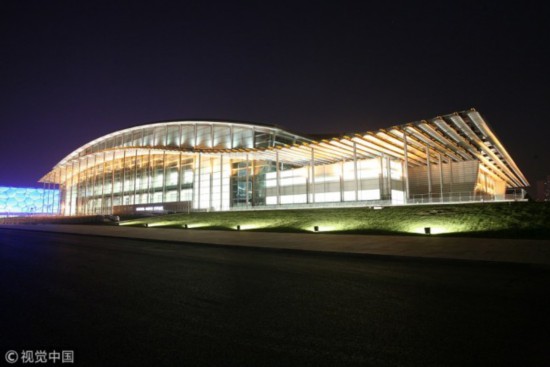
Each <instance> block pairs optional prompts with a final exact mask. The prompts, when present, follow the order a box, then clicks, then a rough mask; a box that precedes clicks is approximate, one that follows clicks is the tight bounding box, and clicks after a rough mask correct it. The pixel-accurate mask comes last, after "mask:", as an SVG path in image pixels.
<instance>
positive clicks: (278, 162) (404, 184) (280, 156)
mask: <svg viewBox="0 0 550 367" xmlns="http://www.w3.org/2000/svg"><path fill="white" fill-rule="evenodd" d="M40 181H41V182H43V183H44V185H45V186H47V188H52V187H54V188H59V190H60V192H61V205H60V209H61V214H63V215H92V214H121V213H135V212H140V211H162V212H190V211H224V210H240V209H247V208H248V209H261V208H265V209H268V208H273V209H275V208H280V209H283V208H291V207H292V208H294V207H322V206H346V205H350V206H353V205H371V204H372V205H404V204H411V203H428V202H434V203H445V202H462V201H495V200H497V201H498V200H506V199H510V198H509V197H507V196H506V194H505V192H506V189H507V188H523V187H526V186H528V185H529V184H528V182H527V180H526V179H525V177H524V176H523V174H522V173H521V171H520V170H519V168H518V167H517V165H516V164H515V163H514V161H513V160H512V158H511V157H510V155H509V154H508V152H507V151H506V149H505V148H504V147H503V145H502V144H501V142H500V141H499V140H498V138H497V137H496V136H495V134H494V132H493V131H492V130H491V129H490V128H489V126H488V124H487V123H486V122H485V120H484V119H483V118H482V116H481V115H480V114H479V113H478V112H477V111H475V110H473V109H472V110H468V111H463V112H459V113H454V114H449V115H445V116H438V117H436V118H432V119H430V120H422V121H418V122H413V123H409V124H405V125H399V126H393V127H390V128H387V129H381V130H378V131H372V132H366V133H361V134H353V135H348V136H340V137H334V138H332V139H329V140H325V139H322V140H312V139H309V138H307V137H304V136H299V135H296V134H293V133H290V132H287V131H284V130H283V129H281V128H279V127H276V126H267V125H258V124H247V123H241V122H224V121H169V122H158V123H153V124H147V125H141V126H136V127H132V128H128V129H125V130H121V131H117V132H114V133H111V134H108V135H106V136H103V137H100V138H98V139H96V140H94V141H91V142H90V143H88V144H86V145H84V146H82V147H80V148H78V149H77V150H75V151H74V152H72V153H70V154H69V155H68V156H66V157H65V158H63V159H62V160H61V161H60V162H59V163H58V164H57V165H56V166H55V167H54V168H53V169H52V170H51V171H50V172H49V173H48V174H46V175H45V176H44V177H43V178H42V179H41V180H40ZM514 199H521V197H514Z"/></svg>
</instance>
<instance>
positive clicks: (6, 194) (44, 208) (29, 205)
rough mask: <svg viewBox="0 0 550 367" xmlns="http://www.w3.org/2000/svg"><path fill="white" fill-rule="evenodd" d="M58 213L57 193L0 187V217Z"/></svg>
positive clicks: (25, 188)
mask: <svg viewBox="0 0 550 367" xmlns="http://www.w3.org/2000/svg"><path fill="white" fill-rule="evenodd" d="M58 212H59V191H58V190H53V189H48V190H45V189H37V188H27V187H8V186H0V217H11V216H21V215H31V214H32V215H47V214H57V213H58Z"/></svg>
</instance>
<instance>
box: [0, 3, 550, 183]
mask: <svg viewBox="0 0 550 367" xmlns="http://www.w3.org/2000/svg"><path fill="white" fill-rule="evenodd" d="M113 3H115V4H113ZM113 3H112V2H111V1H55V0H48V1H44V0H40V1H18V0H13V1H9V0H8V1H3V2H2V3H1V5H0V66H1V67H0V75H1V77H0V91H1V102H0V107H1V108H0V125H1V137H2V141H1V145H0V186H6V185H8V186H9V185H11V186H29V187H32V186H38V187H40V186H41V185H40V184H38V183H37V181H38V180H39V179H40V177H42V176H43V175H44V174H45V173H47V172H48V171H49V170H50V169H51V168H52V167H53V166H54V165H55V164H56V163H57V162H58V161H60V160H61V159H62V158H63V157H64V156H66V155H67V154H69V153H70V152H72V151H73V150H75V149H76V148H78V147H80V146H81V145H83V144H85V143H87V142H89V141H90V140H93V139H95V138H98V137H100V136H102V135H104V134H107V133H110V132H113V131H116V130H120V129H124V128H127V127H130V126H135V125H140V124H144V123H147V122H153V121H160V120H169V119H193V118H201V119H218V120H224V119H231V120H242V121H253V122H260V123H268V124H277V125H280V126H282V127H284V128H286V129H287V130H290V131H293V132H297V133H340V132H365V131H369V130H374V129H378V128H384V127H389V126H392V125H396V124H403V123H407V122H411V121H415V120H419V119H427V118H432V117H435V116H437V115H441V114H447V113H452V112H455V111H461V110H464V109H468V108H471V107H474V108H476V109H477V110H478V111H480V113H481V114H482V115H483V116H484V117H485V118H486V120H487V121H488V122H489V123H490V124H491V126H492V127H493V128H494V130H495V131H496V133H497V135H498V136H499V137H500V139H501V140H502V142H503V143H504V146H505V147H506V148H507V149H508V151H509V152H510V154H511V155H512V157H513V158H514V159H515V160H516V162H517V163H518V165H519V167H520V168H521V169H522V170H523V172H524V173H525V174H526V175H527V178H528V180H529V181H530V182H531V184H532V185H535V184H536V180H537V179H540V178H542V177H544V176H545V175H547V174H550V140H549V137H550V134H549V130H550V128H549V126H548V125H549V124H550V121H549V119H548V116H549V113H550V111H548V110H549V107H550V105H549V101H550V93H549V91H550V80H549V79H550V78H549V73H548V66H549V65H550V56H549V54H550V52H549V51H550V50H549V45H550V37H549V35H550V29H549V28H550V27H549V25H548V23H549V22H548V20H547V14H548V9H545V8H544V6H545V5H544V2H543V1H540V2H512V3H511V4H504V2H503V1H492V2H483V1H472V2H454V4H455V5H449V4H448V2H445V1H427V2H422V1H414V2H408V3H399V2H395V1H391V2H369V1H364V2H356V1H353V2H345V1H333V2H328V1H327V2H318V1H310V2H298V1H292V2H285V1H257V2H244V1H243V2H240V1H220V2H212V1H202V2H197V3H194V2H186V1H180V2H166V1H151V2H149V3H148V4H145V3H140V2H137V1H132V2H113ZM382 3H384V4H382Z"/></svg>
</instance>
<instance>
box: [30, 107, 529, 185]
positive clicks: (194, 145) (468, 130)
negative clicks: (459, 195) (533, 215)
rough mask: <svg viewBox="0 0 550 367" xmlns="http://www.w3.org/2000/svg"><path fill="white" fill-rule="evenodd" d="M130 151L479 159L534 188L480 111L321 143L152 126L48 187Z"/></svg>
mask: <svg viewBox="0 0 550 367" xmlns="http://www.w3.org/2000/svg"><path fill="white" fill-rule="evenodd" d="M126 149H136V151H138V150H139V151H142V152H143V151H146V150H149V151H150V150H151V149H153V150H159V151H168V152H170V151H176V152H182V151H183V152H204V153H209V154H220V153H224V154H227V155H232V156H234V155H239V154H240V155H242V154H247V153H254V154H255V155H257V157H258V159H271V160H275V159H279V160H280V161H282V162H289V163H292V164H295V165H308V164H310V163H311V161H312V160H313V159H314V160H315V162H318V163H319V164H324V163H331V162H337V161H345V160H351V159H355V158H366V157H380V156H388V157H391V158H394V159H399V160H406V161H407V162H408V165H411V166H418V165H426V164H427V162H428V161H432V162H437V161H438V160H439V159H442V160H444V161H448V162H449V161H455V162H458V161H470V160H477V161H478V162H479V163H480V166H481V167H482V169H484V170H485V171H486V172H488V173H490V174H491V175H493V176H494V177H497V178H499V179H501V180H503V181H504V182H506V184H507V185H508V186H509V187H525V186H529V183H528V182H527V179H526V178H525V176H524V175H523V173H522V172H521V171H520V169H519V167H518V166H517V165H516V163H515V162H514V160H513V159H512V157H511V156H510V154H509V153H508V152H507V151H506V149H505V148H504V146H503V145H502V143H501V142H500V141H499V139H498V138H497V137H496V135H495V133H494V132H493V131H492V129H491V128H490V127H489V125H488V124H487V122H486V121H485V120H484V119H483V117H482V116H481V115H480V114H479V113H478V112H477V111H476V110H475V109H470V110H467V111H462V112H455V113H452V114H448V115H444V116H437V117H435V118H432V119H429V120H422V121H416V122H412V123H408V124H404V125H398V126H393V127H390V128H387V129H380V130H377V131H372V132H366V133H362V134H353V135H352V136H339V137H333V138H328V139H323V138H322V137H318V139H316V140H310V139H308V138H305V137H303V136H299V135H296V134H293V133H290V132H287V131H285V130H283V129H280V128H278V127H275V126H270V125H259V124H249V123H244V122H236V121H229V122H228V121H207V120H186V121H166V122H158V123H150V124H145V125H139V126H135V127H130V128H127V129H124V130H119V131H116V132H113V133H111V134H107V135H105V136H102V137H100V138H98V139H95V140H93V141H91V142H89V143H87V144H85V145H83V146H82V147H80V148H78V149H77V150H75V151H74V152H72V153H71V154H69V155H67V156H66V157H65V158H64V159H63V160H61V161H60V162H59V163H58V164H57V165H56V166H55V167H54V169H53V170H52V171H51V172H50V173H48V174H47V175H46V176H45V177H44V178H42V180H46V181H50V180H52V178H51V174H52V172H54V171H55V170H56V169H57V168H59V167H62V166H64V165H65V164H66V163H68V162H75V161H77V160H78V159H80V158H81V157H85V156H89V155H91V154H97V153H99V152H106V151H114V150H126ZM113 157H114V155H113ZM48 176H49V177H48ZM42 180H41V181H42Z"/></svg>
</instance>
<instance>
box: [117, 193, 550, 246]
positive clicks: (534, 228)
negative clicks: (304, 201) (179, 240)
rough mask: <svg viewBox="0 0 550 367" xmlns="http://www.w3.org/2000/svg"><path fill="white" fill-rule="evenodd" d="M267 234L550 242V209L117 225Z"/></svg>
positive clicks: (488, 206)
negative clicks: (426, 234)
mask: <svg viewBox="0 0 550 367" xmlns="http://www.w3.org/2000/svg"><path fill="white" fill-rule="evenodd" d="M145 224H147V225H148V226H150V227H172V228H174V227H178V228H181V227H182V226H184V225H187V227H188V228H193V229H223V230H236V228H237V226H238V225H239V226H240V229H241V230H248V231H270V232H311V231H314V226H318V228H319V231H320V232H329V233H364V234H399V235H402V234H408V235H415V234H422V233H424V228H425V227H430V229H431V233H432V234H435V235H442V236H443V235H448V236H476V237H502V238H505V237H506V238H549V239H550V205H548V204H545V203H528V202H513V203H512V202H511V203H484V204H477V203H476V204H461V205H430V206H426V205H418V206H401V207H384V208H383V209H379V210H376V209H371V208H368V207H364V208H327V209H296V210H258V211H233V212H210V213H204V212H203V213H191V214H170V215H162V216H155V217H147V218H140V219H133V220H126V221H122V222H121V225H136V226H143V225H145Z"/></svg>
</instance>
